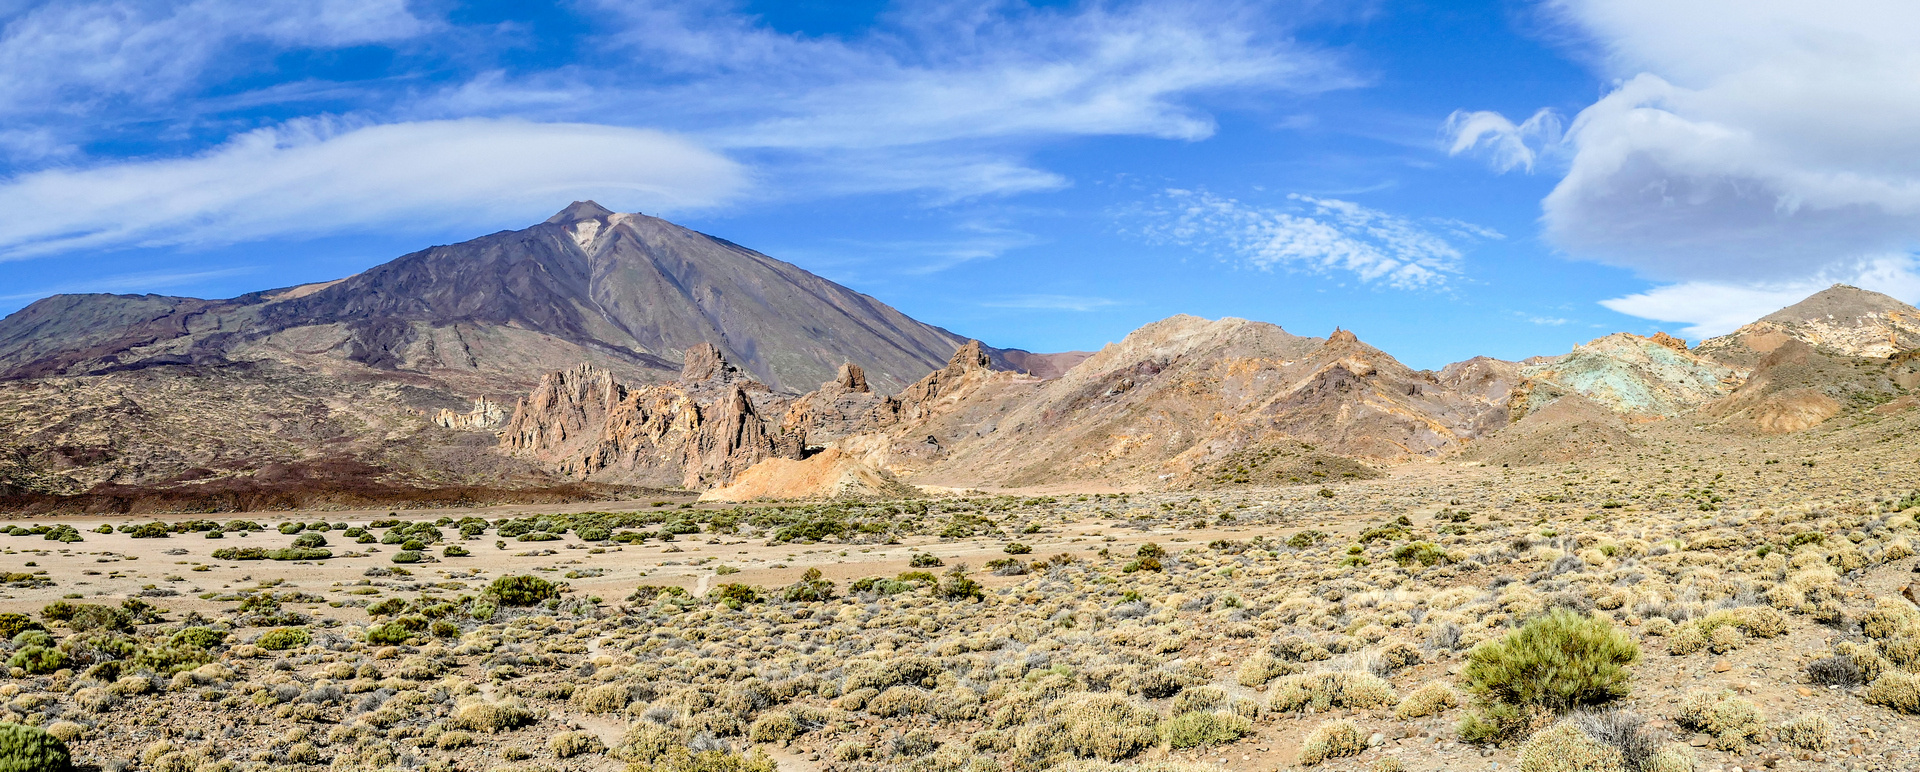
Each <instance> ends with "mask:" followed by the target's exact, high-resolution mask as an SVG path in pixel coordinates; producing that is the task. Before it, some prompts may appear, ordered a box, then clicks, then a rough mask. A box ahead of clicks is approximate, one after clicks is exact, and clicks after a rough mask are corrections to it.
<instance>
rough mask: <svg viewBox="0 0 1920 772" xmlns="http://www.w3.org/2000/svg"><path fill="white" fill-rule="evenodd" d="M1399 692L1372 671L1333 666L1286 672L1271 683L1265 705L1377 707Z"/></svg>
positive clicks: (1286, 708) (1280, 708)
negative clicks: (1323, 668) (1342, 668)
mask: <svg viewBox="0 0 1920 772" xmlns="http://www.w3.org/2000/svg"><path fill="white" fill-rule="evenodd" d="M1398 698H1399V695H1397V694H1394V691H1393V686H1392V685H1391V684H1388V683H1387V682H1386V681H1384V680H1381V678H1380V677H1379V676H1376V675H1373V674H1372V673H1361V672H1356V671H1351V670H1335V671H1329V672H1324V673H1306V674H1303V675H1294V676H1287V677H1286V678H1283V679H1281V680H1280V682H1279V684H1278V685H1276V686H1274V688H1273V694H1272V695H1271V696H1270V697H1268V701H1267V708H1268V709H1269V710H1273V711H1276V712H1283V713H1284V712H1289V711H1296V710H1306V709H1307V708H1313V709H1314V710H1316V711H1321V710H1328V709H1330V708H1360V709H1366V708H1378V707H1382V706H1386V705H1391V704H1393V703H1394V701H1395V700H1397V699H1398Z"/></svg>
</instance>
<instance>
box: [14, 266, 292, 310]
mask: <svg viewBox="0 0 1920 772" xmlns="http://www.w3.org/2000/svg"><path fill="white" fill-rule="evenodd" d="M256 270H258V269H256V268H254V267H252V266H241V267H237V268H216V269H212V270H206V271H142V272H138V273H125V274H117V275H114V276H101V277H95V278H86V279H80V280H77V281H71V282H65V283H61V284H55V285H52V286H44V287H37V288H34V289H33V290H30V291H27V292H15V293H10V294H4V295H0V301H14V300H31V299H35V298H43V297H46V296H48V295H59V294H64V293H72V292H152V291H154V290H156V289H166V288H168V287H179V286H183V285H189V284H195V283H198V282H203V281H206V280H208V279H223V278H226V277H229V276H243V275H246V274H249V273H253V272H255V271H256Z"/></svg>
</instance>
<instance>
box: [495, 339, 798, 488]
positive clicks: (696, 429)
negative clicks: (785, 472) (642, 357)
mask: <svg viewBox="0 0 1920 772" xmlns="http://www.w3.org/2000/svg"><path fill="white" fill-rule="evenodd" d="M685 360H686V364H685V367H684V368H683V370H682V371H681V376H680V379H679V380H677V381H674V382H672V383H662V384H650V385H644V386H637V387H629V386H626V385H624V384H621V383H619V382H617V381H616V380H615V379H614V377H613V374H612V373H609V372H607V371H605V370H600V369H598V368H595V367H593V366H591V365H580V366H578V367H575V368H573V369H571V370H565V371H560V372H555V373H550V374H548V375H547V376H546V377H545V378H542V379H541V381H540V384H539V385H538V386H536V387H535V388H534V390H533V392H532V393H531V394H529V395H528V396H527V397H525V398H523V399H521V400H520V401H519V402H518V403H517V404H516V405H515V406H514V411H513V418H512V419H511V420H510V421H509V422H508V423H507V426H506V429H505V431H503V432H501V435H500V447H501V448H502V449H503V450H504V451H506V452H507V453H508V454H510V455H513V456H517V457H521V458H527V459H532V460H534V461H537V462H540V463H542V464H546V465H548V466H549V467H550V468H552V469H553V470H554V471H556V472H557V473H559V474H561V475H563V476H565V477H568V478H571V479H576V480H585V481H594V482H618V483H627V484H634V485H675V486H681V487H686V488H693V489H702V488H706V487H709V486H712V485H716V484H724V483H726V482H728V481H731V480H732V479H733V477H734V476H735V475H737V474H739V473H740V472H741V471H743V470H745V469H746V468H748V467H750V466H753V465H754V464H755V463H757V462H759V461H761V460H762V459H766V458H773V457H789V458H796V459H797V458H799V457H800V456H801V454H802V447H801V445H800V443H799V441H798V440H797V438H793V437H790V436H788V435H787V434H786V433H785V432H782V431H780V430H778V429H776V428H774V427H771V426H769V422H768V420H767V419H766V418H764V417H763V415H765V414H766V412H773V411H783V410H784V409H785V407H786V401H785V400H784V399H782V398H780V397H778V396H775V395H773V394H772V393H771V392H770V391H769V390H768V389H767V388H766V387H765V386H764V385H762V384H759V383H757V382H754V381H752V380H751V379H748V378H746V377H745V376H743V375H742V374H741V373H740V371H739V369H738V368H735V367H734V366H733V365H732V364H731V363H729V362H728V361H727V360H726V358H725V357H723V356H721V354H720V352H719V350H718V349H717V348H716V347H712V346H704V347H703V346H696V347H694V348H692V349H689V350H688V352H687V354H686V356H685ZM756 398H757V400H756Z"/></svg>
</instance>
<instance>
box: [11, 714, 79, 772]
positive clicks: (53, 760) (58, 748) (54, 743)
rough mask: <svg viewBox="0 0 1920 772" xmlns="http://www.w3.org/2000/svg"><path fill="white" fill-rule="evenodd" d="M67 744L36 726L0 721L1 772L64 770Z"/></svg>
mask: <svg viewBox="0 0 1920 772" xmlns="http://www.w3.org/2000/svg"><path fill="white" fill-rule="evenodd" d="M72 768H73V759H72V755H71V754H69V753H68V752H67V744H66V743H63V742H61V741H60V740H59V738H56V737H54V736H53V735H51V734H48V733H47V732H46V730H44V729H40V728H39V727H32V726H26V725H24V724H12V723H0V772H66V770H69V769H72Z"/></svg>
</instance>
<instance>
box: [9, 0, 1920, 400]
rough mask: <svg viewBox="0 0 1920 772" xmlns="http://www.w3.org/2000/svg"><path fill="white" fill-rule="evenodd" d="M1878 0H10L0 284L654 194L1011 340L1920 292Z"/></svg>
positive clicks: (268, 273) (1685, 326) (450, 233)
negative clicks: (1853, 290) (1213, 322)
mask: <svg viewBox="0 0 1920 772" xmlns="http://www.w3.org/2000/svg"><path fill="white" fill-rule="evenodd" d="M1917 16H1920V10H1916V8H1914V7H1912V6H1911V5H1910V4H1903V3H1898V2H1891V1H1888V0H1836V1H1835V2H1830V3H1823V4H1820V7H1819V8H1817V9H1816V8H1812V7H1811V4H1806V3H1795V2H1784V1H1781V0H1659V1H1657V2H1656V1H1655V0H1545V1H1544V2H1528V1H1523V0H1485V1H1470V0H1455V1H1453V2H1378V3H1364V2H1346V3H1340V2H1313V1H1312V0H1299V1H1297V2H1285V1H1283V2H1270V3H1261V2H1220V3H1194V2H1168V1H1161V0H1137V1H1134V2H1108V3H1088V2H1041V3H1019V2H973V3H966V2H945V1H942V0H908V1H902V2H869V1H866V0H854V1H850V2H820V1H818V0H790V1H789V2H746V3H725V2H715V3H695V2H673V1H671V0H666V1H662V2H647V1H644V0H642V1H638V2H635V1H618V0H577V1H575V2H562V3H555V4H540V3H521V2H513V3H509V2H489V3H457V2H426V1H423V2H406V1H405V0H244V1H243V0H189V1H187V2H172V3H163V2H137V1H135V0H109V1H102V2H92V1H75V2H56V3H19V2H14V3H8V2H5V1H4V0H0V25H3V27H0V313H4V312H11V311H12V310H15V309H17V308H19V307H22V306H24V305H26V304H27V303H30V302H32V301H33V300H34V299H37V298H39V297H42V296H45V295H47V294H51V293H56V292H90V291H99V292H157V293H164V294H180V295H193V296H201V297H225V296H231V295H235V294H239V293H242V292H247V291H252V290H257V289H263V288H268V287H277V286H286V285H291V284H297V283H303V282H308V281H317V280H325V279H332V278H338V277H340V276H343V275H347V274H351V273H353V272H356V271H359V270H363V269H365V268H367V267H369V266H372V265H375V264H378V263H381V262H385V261H386V260H389V259H392V258H393V257H396V256H398V255H400V254H404V253H406V252H410V251H413V250H415V249H419V248H422V247H425V246H428V245H432V244H440V243H448V242H454V241H460V240H464V239H466V238H471V237H473V236H476V235H480V234H483V233H487V232H491V231H494V230H499V229H506V228H518V227H524V226H526V225H528V224H531V223H533V222H537V221H539V220H540V219H543V218H544V217H546V216H547V215H548V214H550V213H552V212H553V211H555V210H558V209H559V208H561V207H562V206H564V205H565V204H566V203H567V202H569V201H571V200H574V199H576V198H593V199H596V200H598V201H600V202H601V203H603V204H605V205H607V206H609V207H612V208H615V209H620V210H626V211H644V212H647V213H649V214H659V215H662V216H665V217H668V218H669V219H673V220H675V221H677V222H680V223H683V224H686V225H689V226H691V227H695V228H698V229H700V230H704V231H707V232H709V233H713V234H715V235H718V236H721V237H724V238H727V239H730V240H732V241H735V242H738V243H742V244H745V245H748V246H751V247H753V248H756V249H759V250H761V251H763V252H766V253H768V254H770V255H773V256H775V257H778V258H781V259H785V260H789V261H791V262H794V263H797V264H799V265H801V266H802V267H805V268H808V269H810V270H813V271H815V272H817V273H820V274H822V275H825V276H827V277H829V278H832V279H835V280H837V281H841V282H842V283H845V284H848V285H849V286H852V287H854V288H856V289H859V290H862V291H865V292H868V293H870V294H873V295H875V296H877V297H879V298H881V299H882V300H884V301H886V302H889V303H891V304H893V305H895V306H897V307H899V308H901V309H902V310H904V311H906V312H908V313H909V314H912V315H914V316H915V317H917V318H920V319H923V320H925V321H928V322H932V323H935V324H940V325H943V326H946V327H948V328H950V329H953V330H955V331H957V332H961V333H964V334H968V335H972V336H975V337H979V338H981V339H982V340H985V341H987V342H989V343H992V344H995V345H1000V346H1017V347H1022V348H1028V349H1032V350H1040V351H1055V350H1065V349H1083V348H1094V347H1098V346H1099V345H1101V344H1102V343H1105V342H1107V341H1112V340H1117V339H1119V338H1120V337H1122V336H1124V335H1125V334H1126V333H1127V332H1128V331H1130V330H1132V329H1134V328H1136V327H1138V326H1140V325H1142V324H1145V323H1147V322H1150V321H1153V320H1155V319H1159V318H1163V317H1165V316H1168V315H1171V314H1175V313H1191V314H1198V315H1202V316H1208V317H1218V316H1240V317H1246V318H1251V319H1259V320H1264V321H1271V322H1275V323H1279V324H1281V325H1283V326H1285V327H1286V328H1287V329H1289V330H1291V331H1293V332H1295V333H1299V334H1310V335H1324V334H1326V333H1327V332H1329V331H1330V330H1332V329H1333V328H1334V327H1335V326H1340V327H1345V328H1348V329H1352V330H1354V331H1356V332H1357V333H1358V334H1359V335H1360V336H1361V338H1362V339H1363V340H1366V341H1368V342H1370V343H1373V344H1374V345H1377V346H1379V347H1381V348H1383V349H1386V350H1387V351H1389V352H1391V353H1393V354H1395V355H1396V356H1398V357H1400V358H1401V359H1402V360H1403V361H1406V362H1407V363H1408V364H1410V365H1413V366H1416V367H1438V366H1440V365H1442V364H1445V363H1446V362H1449V361H1455V360H1459V359H1464V358H1467V357H1470V356H1474V355H1477V354H1487V355H1492V356H1499V357H1503V358H1520V357H1525V356H1530V355H1536V354H1553V353H1559V352H1562V351H1565V350H1566V349H1567V348H1568V347H1570V346H1572V345H1574V344H1576V343H1580V342H1583V341H1586V340H1589V339H1591V338H1594V337H1598V336H1600V335H1603V334H1606V333H1608V332H1613V331H1618V330H1627V331H1634V332H1641V333H1651V332H1652V331H1653V330H1656V329H1663V330H1670V331H1677V332H1680V333H1682V334H1684V335H1687V336H1688V337H1695V338H1697V337H1699V336H1701V335H1705V334H1713V333H1720V332H1725V331H1728V330H1730V329H1732V328H1733V327H1736V326H1738V325H1739V324H1740V323H1743V322H1745V321H1750V320H1752V319H1754V318H1756V317H1758V316H1760V315H1762V314H1764V313H1766V312H1768V311H1770V310H1772V309H1774V308H1778V307H1780V306H1782V305H1786V304H1788V303H1791V302H1793V301H1794V300H1796V299H1798V298H1799V297H1801V296H1804V295H1806V294H1808V293H1810V292H1812V291H1815V290H1817V289H1819V288H1821V287H1824V286H1826V285H1827V284H1829V283H1831V282H1834V281H1847V282H1851V283H1856V284H1861V285H1862V286H1868V287H1872V288H1875V289H1880V290H1882V291H1887V292H1890V293H1892V294H1895V295H1896V296H1899V297H1901V298H1902V299H1904V300H1907V301H1909V302H1913V301H1916V300H1920V279H1916V278H1915V271H1914V270H1913V265H1912V251H1913V249H1914V247H1915V242H1916V241H1920V152H1915V151H1920V78H1916V77H1914V73H1916V72H1920V53H1915V52H1920V40H1916V39H1915V38H1920V18H1917Z"/></svg>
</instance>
